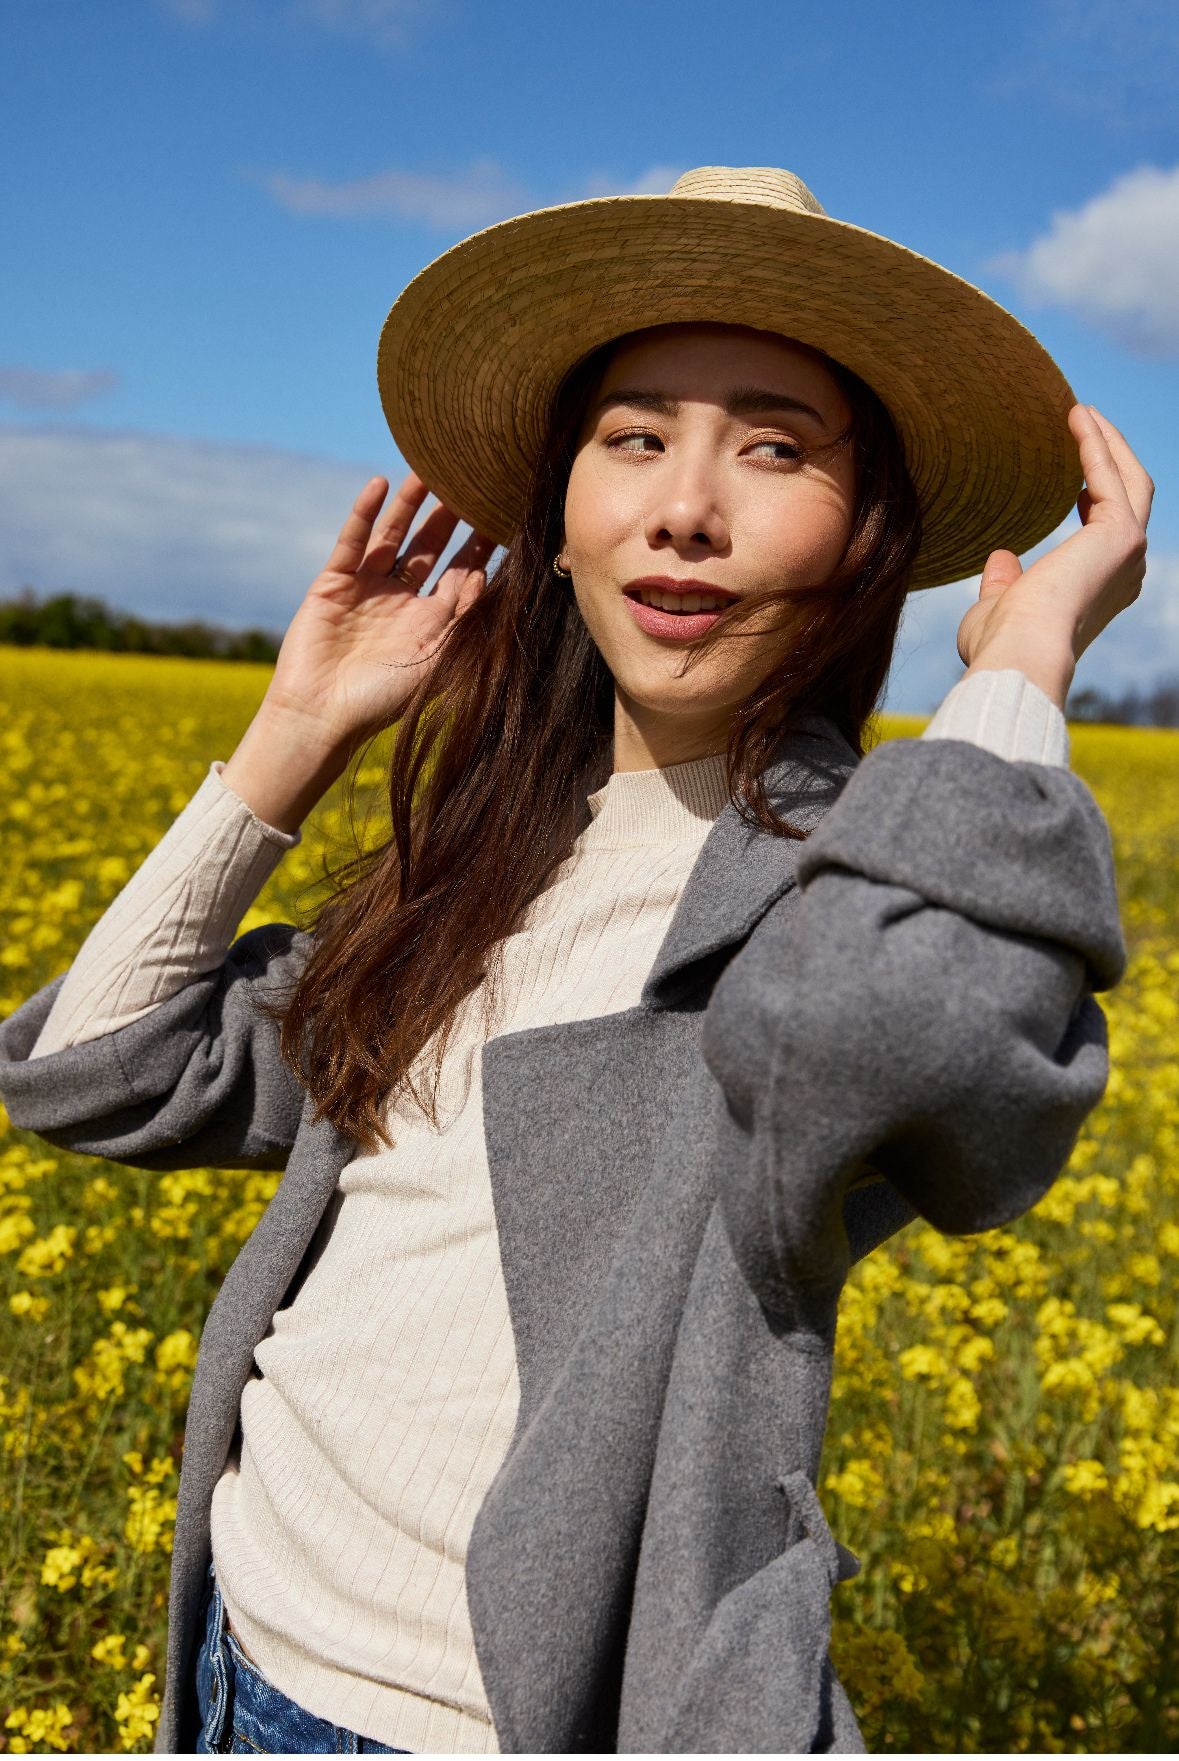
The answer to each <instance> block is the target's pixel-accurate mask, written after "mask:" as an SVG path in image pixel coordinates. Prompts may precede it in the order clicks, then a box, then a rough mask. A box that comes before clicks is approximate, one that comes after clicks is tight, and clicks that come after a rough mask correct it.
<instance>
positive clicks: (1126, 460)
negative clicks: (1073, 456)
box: [1089, 404, 1154, 528]
mask: <svg viewBox="0 0 1179 1761" xmlns="http://www.w3.org/2000/svg"><path fill="white" fill-rule="evenodd" d="M1089 410H1090V413H1091V415H1092V416H1093V418H1094V420H1095V421H1096V423H1097V426H1098V427H1099V428H1100V429H1101V432H1102V434H1103V435H1104V436H1105V443H1106V445H1107V446H1108V447H1109V450H1110V455H1111V457H1112V458H1113V460H1114V463H1115V464H1116V465H1117V468H1118V475H1119V476H1120V477H1121V479H1122V482H1123V484H1124V485H1125V489H1126V497H1127V499H1128V501H1129V503H1130V506H1131V508H1132V509H1133V510H1134V517H1135V518H1136V519H1137V521H1138V524H1139V525H1140V526H1142V527H1143V528H1145V526H1146V523H1147V521H1148V520H1149V519H1150V509H1151V504H1152V502H1153V501H1154V484H1153V483H1152V481H1151V479H1150V477H1149V475H1148V474H1147V472H1146V469H1145V467H1144V466H1143V464H1142V462H1141V460H1140V459H1139V458H1138V457H1137V455H1136V454H1135V452H1134V451H1133V449H1132V448H1131V446H1130V444H1129V442H1128V441H1127V440H1126V437H1125V435H1124V434H1123V433H1122V432H1121V430H1120V429H1118V428H1115V427H1114V425H1113V423H1112V422H1111V421H1110V420H1109V418H1108V417H1107V416H1103V415H1102V414H1101V411H1100V410H1098V409H1095V408H1094V406H1093V405H1092V404H1090V405H1089Z"/></svg>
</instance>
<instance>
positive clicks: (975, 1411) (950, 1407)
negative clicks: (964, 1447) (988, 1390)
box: [945, 1376, 982, 1431]
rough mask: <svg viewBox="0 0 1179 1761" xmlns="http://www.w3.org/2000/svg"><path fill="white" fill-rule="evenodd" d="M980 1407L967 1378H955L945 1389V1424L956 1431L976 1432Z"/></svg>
mask: <svg viewBox="0 0 1179 1761" xmlns="http://www.w3.org/2000/svg"><path fill="white" fill-rule="evenodd" d="M981 1411H982V1405H981V1402H980V1401H979V1398H978V1394H977V1392H976V1390H975V1386H974V1383H973V1382H972V1381H971V1380H970V1378H969V1376H955V1377H954V1380H953V1381H952V1382H951V1383H950V1385H949V1387H948V1388H947V1389H946V1404H945V1418H946V1424H947V1425H949V1426H950V1427H951V1428H952V1429H953V1430H957V1431H976V1430H977V1429H978V1419H979V1414H980V1413H981Z"/></svg>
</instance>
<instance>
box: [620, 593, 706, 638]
mask: <svg viewBox="0 0 1179 1761" xmlns="http://www.w3.org/2000/svg"><path fill="white" fill-rule="evenodd" d="M623 597H624V598H625V600H626V603H627V605H628V606H629V607H630V611H631V616H632V617H633V618H634V621H635V623H636V624H637V625H638V626H639V629H640V630H643V631H645V632H646V634H647V635H648V636H660V637H664V638H670V640H671V641H673V642H694V641H695V640H696V638H697V637H698V636H703V634H704V632H705V631H706V630H711V628H712V626H713V624H715V623H716V620H717V619H718V618H719V617H720V615H721V613H720V612H719V611H662V610H661V609H660V607H659V606H657V605H644V604H643V602H642V600H641V599H639V598H637V597H636V596H635V595H633V594H632V593H630V592H629V591H628V592H627V593H625V594H624V596H623Z"/></svg>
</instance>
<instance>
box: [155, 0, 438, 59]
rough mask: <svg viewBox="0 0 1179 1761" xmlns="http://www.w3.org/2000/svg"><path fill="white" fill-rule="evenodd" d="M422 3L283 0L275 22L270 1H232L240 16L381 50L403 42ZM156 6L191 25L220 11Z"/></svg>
mask: <svg viewBox="0 0 1179 1761" xmlns="http://www.w3.org/2000/svg"><path fill="white" fill-rule="evenodd" d="M424 3H425V0H286V4H285V5H284V6H283V7H281V8H280V9H279V16H278V19H277V21H276V20H275V7H274V6H273V4H272V0H234V9H235V10H236V11H237V12H238V14H239V16H240V14H241V13H242V12H243V11H247V10H252V11H253V12H254V16H255V19H256V20H258V21H259V22H270V23H274V22H278V23H279V24H280V25H281V26H282V27H283V28H284V29H289V27H290V26H291V25H299V24H311V25H316V26H319V27H320V28H321V29H323V30H328V31H335V32H337V33H339V34H340V35H343V36H349V37H360V38H362V39H363V40H364V41H365V42H368V43H371V44H373V45H374V46H375V47H377V48H380V49H390V48H393V47H395V46H396V45H398V44H400V43H401V42H403V41H404V35H405V31H404V27H405V25H406V24H408V23H409V22H410V21H411V20H413V19H415V18H416V17H417V16H418V14H419V13H420V12H421V11H422V9H423V5H424ZM158 4H159V5H160V6H161V7H162V8H163V10H164V11H165V12H168V13H171V15H172V16H173V18H179V19H182V20H183V22H184V23H185V24H192V25H208V24H212V23H213V21H214V19H215V18H216V17H217V15H218V13H219V11H220V10H221V0H158ZM259 7H262V9H263V10H262V11H261V12H260V11H259ZM227 9H228V8H227ZM267 13H268V14H269V17H268V18H267Z"/></svg>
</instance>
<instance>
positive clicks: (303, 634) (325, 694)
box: [264, 471, 495, 754]
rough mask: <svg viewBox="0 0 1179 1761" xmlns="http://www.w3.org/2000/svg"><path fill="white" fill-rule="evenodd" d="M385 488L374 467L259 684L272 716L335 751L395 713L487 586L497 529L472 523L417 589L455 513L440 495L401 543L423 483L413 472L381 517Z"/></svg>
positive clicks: (424, 491) (425, 490) (344, 748)
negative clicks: (264, 684)
mask: <svg viewBox="0 0 1179 1761" xmlns="http://www.w3.org/2000/svg"><path fill="white" fill-rule="evenodd" d="M388 488H389V484H388V482H387V480H386V479H385V478H384V477H372V478H370V479H369V481H368V482H367V483H366V484H365V486H364V488H363V489H362V490H361V492H360V494H359V495H358V496H357V497H356V500H355V502H354V503H353V504H352V512H351V513H350V514H349V515H348V518H347V519H346V520H345V522H344V524H343V526H342V528H341V530H340V536H339V538H338V540H337V542H336V547H335V549H334V550H333V551H332V554H331V555H330V556H329V558H328V560H327V562H326V563H325V564H324V567H323V569H322V571H321V573H320V574H318V575H317V576H316V578H315V580H314V581H313V582H312V583H311V586H310V587H309V588H308V590H307V593H306V596H305V597H304V599H303V602H302V604H301V605H300V606H299V609H298V611H297V612H296V613H295V616H294V618H293V619H292V620H291V624H290V626H289V628H288V630H287V632H286V635H285V636H284V637H283V641H282V646H281V648H280V649H279V652H278V659H277V661H276V662H275V668H274V674H273V677H272V679H271V681H270V684H269V686H268V688H267V691H266V702H265V706H264V707H266V708H267V709H268V711H269V712H270V713H271V714H277V715H280V716H281V717H282V718H283V719H284V720H287V719H290V720H292V721H294V722H297V723H298V725H299V726H300V727H301V728H302V729H303V730H304V732H305V735H307V736H309V737H310V738H313V739H315V738H322V741H323V744H324V748H325V750H326V751H330V752H333V753H340V754H351V752H352V751H353V750H354V749H355V748H356V747H357V746H358V745H359V744H360V743H361V742H362V741H363V740H364V739H366V738H367V737H368V736H370V735H371V734H374V733H377V732H379V730H380V729H381V728H383V727H388V726H389V725H390V724H391V723H393V722H395V721H396V720H397V718H398V716H399V715H400V714H401V711H402V708H403V707H404V705H405V703H406V702H407V700H408V698H409V696H410V693H411V692H412V691H413V689H414V687H415V686H416V685H417V684H418V682H419V680H420V679H421V678H422V677H423V676H424V675H425V674H426V673H428V672H429V671H430V669H431V668H432V667H433V665H434V662H435V660H436V659H437V656H438V653H439V650H440V649H441V647H442V644H443V642H444V640H445V638H446V635H447V632H448V631H449V630H450V628H451V627H452V625H453V624H454V623H455V621H456V620H457V619H458V618H460V617H461V616H462V614H463V613H464V612H465V611H466V610H467V609H468V607H469V606H470V605H471V604H473V602H474V601H475V600H476V599H477V598H478V596H479V594H480V593H481V592H482V591H483V588H484V587H485V586H486V584H487V573H486V565H487V562H488V559H489V558H490V556H491V553H492V551H493V550H494V549H495V540H494V539H492V538H488V537H486V536H485V535H484V534H482V533H480V532H472V533H471V535H470V537H469V538H468V539H467V540H466V542H465V543H464V544H463V545H461V546H460V548H459V549H458V550H457V551H456V552H455V554H454V556H453V557H452V558H451V560H450V562H449V563H448V564H447V567H446V568H445V569H444V570H443V572H442V574H441V576H440V577H439V579H438V580H437V582H435V584H434V586H433V587H432V589H431V590H430V592H429V593H427V594H424V595H423V594H421V593H420V592H419V589H420V588H421V587H422V586H423V585H424V584H425V582H426V581H427V580H428V579H429V576H430V571H431V569H433V567H434V565H435V563H436V562H437V561H438V559H439V557H440V556H441V555H442V552H443V550H444V549H445V548H446V545H447V543H448V542H449V540H450V538H451V536H452V534H453V532H454V529H455V527H456V526H457V524H458V515H457V514H455V513H453V512H452V511H451V510H450V509H449V508H448V507H446V506H445V504H443V503H441V502H440V503H439V505H438V506H437V507H436V508H434V509H432V510H431V512H430V513H429V514H428V515H427V516H426V518H425V519H424V520H423V521H422V524H421V526H420V527H419V529H418V531H417V532H415V533H414V535H413V537H412V539H410V541H409V543H408V544H407V545H406V546H405V549H404V550H402V545H403V544H405V539H406V534H407V533H408V532H409V529H410V527H411V525H412V524H413V520H414V516H415V515H416V513H417V511H418V509H419V508H420V507H421V505H422V502H423V501H424V500H425V498H426V496H427V495H428V494H429V493H430V491H429V489H428V488H427V486H426V484H425V483H423V481H422V479H421V478H420V477H419V476H418V475H417V474H416V473H415V472H413V471H411V472H410V474H409V475H408V477H406V478H404V480H403V481H402V483H401V486H400V488H399V489H398V490H397V492H396V494H395V495H394V497H393V499H392V501H391V502H390V504H389V506H388V508H387V509H386V510H385V513H384V514H383V516H382V517H381V518H380V520H378V519H377V515H378V513H379V511H380V507H381V503H382V502H383V501H384V499H385V494H386V491H387V490H388ZM395 567H396V569H397V574H396V575H394V573H393V570H394V568H395Z"/></svg>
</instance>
